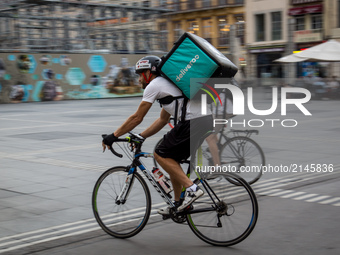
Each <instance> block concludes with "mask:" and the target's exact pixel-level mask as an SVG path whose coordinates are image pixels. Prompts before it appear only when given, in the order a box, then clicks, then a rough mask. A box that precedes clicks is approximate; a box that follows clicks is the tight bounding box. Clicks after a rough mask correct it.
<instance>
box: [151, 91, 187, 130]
mask: <svg viewBox="0 0 340 255" xmlns="http://www.w3.org/2000/svg"><path fill="white" fill-rule="evenodd" d="M180 98H184V102H183V106H182V115H181V121H182V122H183V121H185V115H186V112H187V104H188V101H189V99H188V98H187V97H186V96H185V95H184V94H182V95H181V96H177V97H174V96H166V97H163V98H160V99H157V101H158V102H159V104H160V106H161V107H162V105H165V104H171V103H172V102H173V101H174V100H176V105H175V116H174V124H175V126H176V124H177V113H178V99H180Z"/></svg>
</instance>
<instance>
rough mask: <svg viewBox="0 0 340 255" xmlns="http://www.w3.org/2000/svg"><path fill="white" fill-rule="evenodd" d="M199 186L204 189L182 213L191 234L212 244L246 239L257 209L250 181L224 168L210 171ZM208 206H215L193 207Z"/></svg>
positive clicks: (254, 223)
mask: <svg viewBox="0 0 340 255" xmlns="http://www.w3.org/2000/svg"><path fill="white" fill-rule="evenodd" d="M229 179H234V181H235V182H239V185H234V184H232V183H230V181H229ZM199 186H201V189H203V190H204V191H205V193H204V195H203V196H202V197H201V198H199V199H198V200H197V201H196V202H194V203H193V207H194V209H193V211H192V213H190V212H189V213H188V214H187V215H186V219H187V222H188V225H189V227H190V229H191V230H192V231H193V232H194V234H195V235H196V236H197V237H198V238H200V239H201V240H203V241H204V242H206V243H209V244H211V245H215V246H231V245H235V244H237V243H239V242H241V241H243V240H244V239H246V238H247V237H248V236H249V235H250V233H251V232H252V231H253V230H254V228H255V225H256V222H257V218H258V212H259V209H258V203H257V199H256V196H255V193H254V192H253V190H252V188H251V187H250V185H249V184H248V183H247V182H246V181H245V180H244V179H242V178H241V177H239V176H237V175H235V174H233V173H228V172H226V173H214V174H210V175H209V176H208V178H207V179H203V181H202V183H200V184H199ZM202 186H203V187H202ZM207 187H210V188H211V189H209V188H207ZM208 191H209V192H208ZM209 193H210V194H211V195H212V197H213V198H214V201H215V202H216V203H217V205H218V206H219V209H217V208H218V207H216V206H215V204H214V202H213V200H212V199H211V197H210V196H209V195H208V194H209ZM215 194H216V196H215ZM217 198H218V199H219V202H218V200H217ZM209 208H210V209H212V208H214V209H215V210H210V211H203V212H198V213H194V212H195V210H199V209H207V210H209ZM219 223H220V225H219Z"/></svg>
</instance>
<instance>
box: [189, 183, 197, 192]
mask: <svg viewBox="0 0 340 255" xmlns="http://www.w3.org/2000/svg"><path fill="white" fill-rule="evenodd" d="M196 189H197V185H196V184H195V183H194V184H193V185H191V186H190V187H189V188H187V191H196Z"/></svg>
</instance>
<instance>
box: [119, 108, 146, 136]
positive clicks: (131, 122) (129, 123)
mask: <svg viewBox="0 0 340 255" xmlns="http://www.w3.org/2000/svg"><path fill="white" fill-rule="evenodd" d="M151 106H152V104H151V103H149V102H145V101H142V102H141V103H140V105H139V107H138V109H137V111H136V112H135V113H134V114H132V115H131V116H130V117H129V118H128V119H127V120H126V121H125V122H124V123H123V125H121V126H120V127H119V128H118V129H117V130H116V131H115V132H114V135H115V136H116V137H119V136H122V135H124V134H126V133H127V132H129V131H131V130H133V129H134V128H135V127H136V126H138V125H139V124H140V123H141V122H142V121H143V119H144V117H145V115H146V114H147V113H148V111H149V110H150V108H151Z"/></svg>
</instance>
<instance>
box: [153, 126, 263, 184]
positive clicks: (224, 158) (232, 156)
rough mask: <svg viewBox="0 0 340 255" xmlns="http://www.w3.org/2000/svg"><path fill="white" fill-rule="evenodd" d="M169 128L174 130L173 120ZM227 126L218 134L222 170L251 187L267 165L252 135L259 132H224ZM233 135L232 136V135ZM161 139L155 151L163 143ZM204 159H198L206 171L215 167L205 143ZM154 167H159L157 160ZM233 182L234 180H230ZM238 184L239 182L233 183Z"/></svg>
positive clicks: (203, 146)
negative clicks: (227, 171)
mask: <svg viewBox="0 0 340 255" xmlns="http://www.w3.org/2000/svg"><path fill="white" fill-rule="evenodd" d="M169 126H170V127H171V128H173V125H172V124H171V120H170V122H169ZM224 129H225V126H223V127H222V129H221V130H220V131H219V132H218V134H217V137H218V142H217V147H218V149H219V158H220V161H221V165H220V166H221V168H224V169H228V170H229V171H230V172H234V173H237V174H238V175H239V176H240V177H242V178H243V179H244V180H246V181H247V182H248V183H249V184H250V185H251V184H253V183H255V182H256V181H258V180H259V179H260V178H261V176H262V171H263V166H264V165H265V156H264V153H263V150H262V149H261V147H260V146H259V145H258V143H256V142H255V141H254V140H253V139H251V138H250V136H251V135H253V134H256V135H258V133H259V131H258V130H234V129H232V130H230V131H228V132H224ZM230 134H231V135H230ZM162 140H163V139H160V140H159V141H158V143H157V144H156V146H155V149H156V148H157V147H158V145H159V144H160V143H161V142H162ZM201 150H202V157H201V158H198V160H199V162H196V165H200V166H201V167H203V168H204V169H207V168H209V167H210V169H211V166H214V165H215V164H214V161H213V158H212V155H211V153H210V149H209V146H208V143H207V142H206V141H203V143H202V145H201ZM154 165H155V166H156V167H158V164H157V162H156V160H154ZM230 181H231V182H233V179H230ZM233 183H234V184H236V185H237V184H238V182H233Z"/></svg>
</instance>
